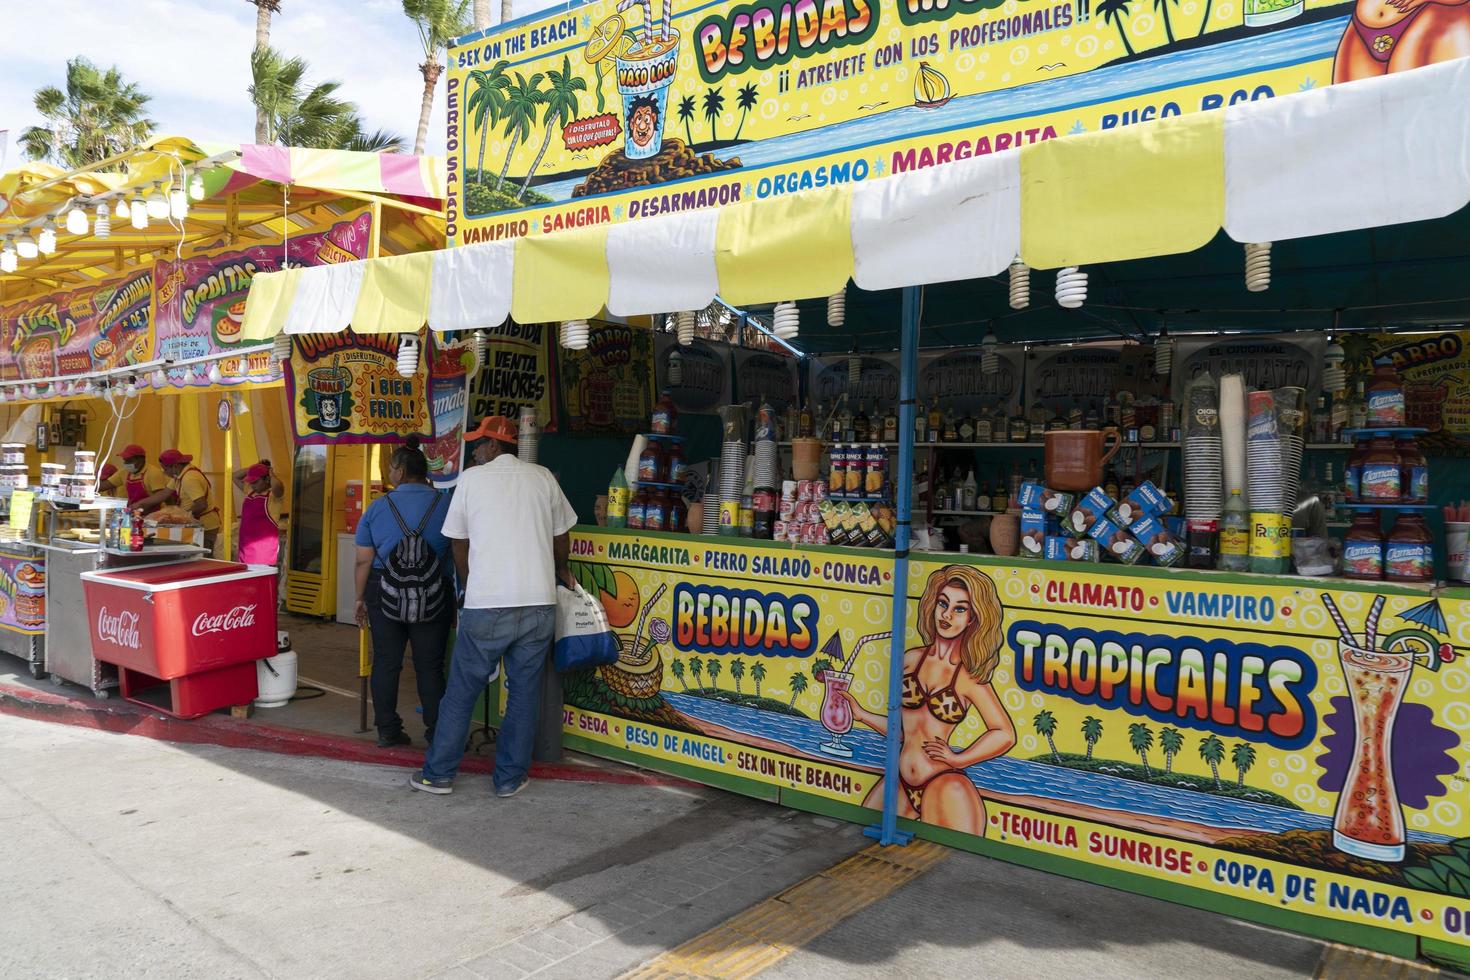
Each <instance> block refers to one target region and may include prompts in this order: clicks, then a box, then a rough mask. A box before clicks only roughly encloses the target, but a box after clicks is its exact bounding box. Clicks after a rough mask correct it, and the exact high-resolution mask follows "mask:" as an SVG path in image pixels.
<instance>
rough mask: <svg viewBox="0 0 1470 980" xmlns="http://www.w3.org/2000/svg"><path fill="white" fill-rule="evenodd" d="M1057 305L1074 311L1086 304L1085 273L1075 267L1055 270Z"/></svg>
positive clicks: (1070, 266)
mask: <svg viewBox="0 0 1470 980" xmlns="http://www.w3.org/2000/svg"><path fill="white" fill-rule="evenodd" d="M1056 295H1057V305H1058V306H1060V307H1063V308H1064V309H1068V310H1075V309H1077V307H1079V306H1081V305H1082V304H1083V303H1085V302H1087V273H1085V272H1083V271H1082V270H1081V269H1078V268H1077V267H1076V266H1075V265H1069V266H1067V267H1066V268H1065V269H1058V270H1057V293H1056Z"/></svg>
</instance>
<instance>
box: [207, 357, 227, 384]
mask: <svg viewBox="0 0 1470 980" xmlns="http://www.w3.org/2000/svg"><path fill="white" fill-rule="evenodd" d="M207 377H208V378H209V383H210V384H212V385H217V384H219V383H220V382H221V381H223V380H224V378H225V375H224V372H223V371H221V370H220V369H219V361H210V362H209V374H208V375H207Z"/></svg>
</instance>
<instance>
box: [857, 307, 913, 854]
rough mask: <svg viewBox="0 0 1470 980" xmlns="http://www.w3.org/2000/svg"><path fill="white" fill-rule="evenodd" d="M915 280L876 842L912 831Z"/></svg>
mask: <svg viewBox="0 0 1470 980" xmlns="http://www.w3.org/2000/svg"><path fill="white" fill-rule="evenodd" d="M919 306H920V291H919V287H918V286H909V287H907V288H905V289H904V291H903V324H902V330H901V333H900V337H901V340H900V346H899V365H900V366H899V380H898V466H897V468H895V469H894V470H893V485H894V487H895V489H896V491H897V494H896V496H897V500H896V501H895V503H897V505H898V519H897V524H896V526H895V528H894V532H893V635H892V637H891V638H890V639H889V641H888V644H889V645H888V734H887V736H886V737H885V739H884V757H883V819H882V821H881V822H880V823H879V824H878V826H876V827H866V828H864V829H863V833H864V834H867V835H868V836H869V837H873V838H876V839H877V841H878V843H880V844H884V845H887V844H907V843H908V842H909V841H911V840H913V839H914V835H913V834H911V833H909V832H908V831H907V830H899V829H898V781H899V774H898V755H899V750H900V749H901V748H902V747H903V708H902V705H901V704H900V701H901V699H902V697H903V648H904V633H905V631H906V630H907V627H908V609H909V514H910V511H911V510H912V507H913V499H912V498H913V487H914V401H915V397H916V394H917V391H918V381H919V377H918V376H919Z"/></svg>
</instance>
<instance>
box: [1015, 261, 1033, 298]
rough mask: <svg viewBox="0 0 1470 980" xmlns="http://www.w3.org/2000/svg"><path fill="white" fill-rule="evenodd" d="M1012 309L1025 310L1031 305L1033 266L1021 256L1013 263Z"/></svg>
mask: <svg viewBox="0 0 1470 980" xmlns="http://www.w3.org/2000/svg"><path fill="white" fill-rule="evenodd" d="M1010 271H1011V289H1010V293H1011V297H1010V298H1011V309H1013V310H1024V309H1025V308H1026V307H1028V306H1030V305H1031V267H1030V266H1029V265H1027V264H1026V263H1024V262H1022V261H1021V260H1020V259H1019V258H1018V259H1016V260H1015V261H1014V262H1012V263H1011V270H1010Z"/></svg>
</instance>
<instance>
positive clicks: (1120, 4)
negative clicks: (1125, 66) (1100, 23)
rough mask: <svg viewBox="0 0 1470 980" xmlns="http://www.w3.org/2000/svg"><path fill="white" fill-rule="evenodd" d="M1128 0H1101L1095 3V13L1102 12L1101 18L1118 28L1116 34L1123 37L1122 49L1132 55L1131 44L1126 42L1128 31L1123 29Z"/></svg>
mask: <svg viewBox="0 0 1470 980" xmlns="http://www.w3.org/2000/svg"><path fill="white" fill-rule="evenodd" d="M1128 2H1129V0H1101V2H1099V3H1098V5H1097V13H1099V14H1102V18H1103V20H1105V21H1107V22H1108V23H1110V24H1112V25H1113V26H1114V27H1116V28H1117V29H1118V36H1119V37H1121V38H1122V39H1123V50H1125V51H1127V52H1128V54H1129V56H1130V57H1131V56H1132V55H1133V53H1134V52H1133V45H1131V44H1129V43H1128V33H1127V32H1126V31H1125V30H1123V20H1124V18H1126V17H1127V16H1128Z"/></svg>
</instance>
